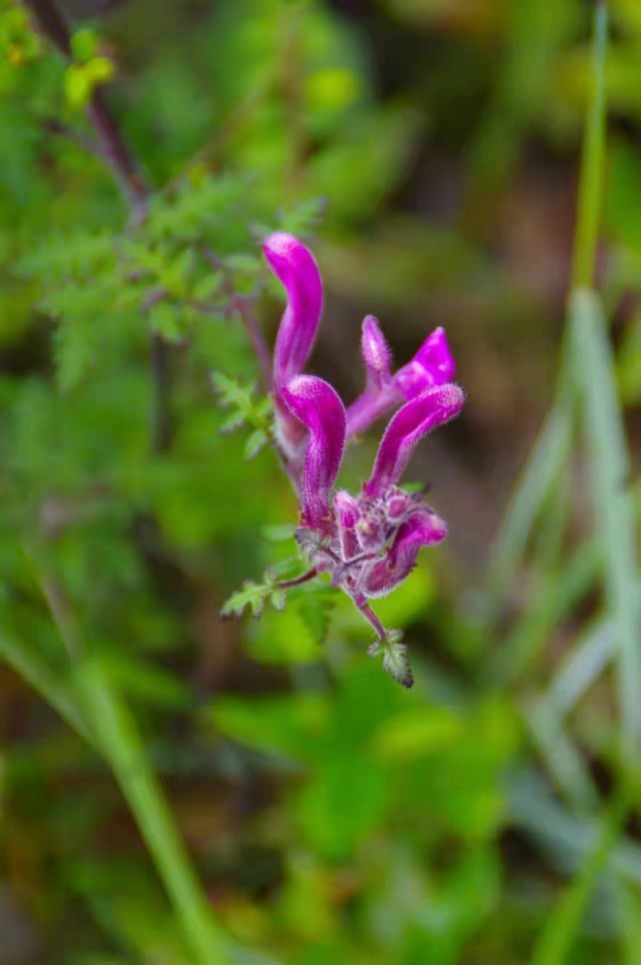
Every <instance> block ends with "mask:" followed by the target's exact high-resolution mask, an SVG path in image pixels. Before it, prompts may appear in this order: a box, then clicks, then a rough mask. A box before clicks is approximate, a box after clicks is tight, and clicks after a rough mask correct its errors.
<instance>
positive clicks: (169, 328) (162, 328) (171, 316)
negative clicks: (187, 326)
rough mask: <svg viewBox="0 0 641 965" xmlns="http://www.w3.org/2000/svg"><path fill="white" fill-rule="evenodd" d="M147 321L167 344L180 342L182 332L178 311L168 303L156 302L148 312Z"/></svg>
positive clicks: (182, 335) (182, 336)
mask: <svg viewBox="0 0 641 965" xmlns="http://www.w3.org/2000/svg"><path fill="white" fill-rule="evenodd" d="M149 321H150V323H151V327H152V328H153V330H154V331H155V332H157V333H158V334H159V335H162V337H163V338H164V339H165V341H167V342H174V343H176V342H180V341H182V339H183V338H184V331H183V329H182V326H181V324H180V319H179V317H178V311H177V310H176V308H174V307H173V306H172V305H170V304H169V303H168V302H158V304H157V305H154V306H153V308H151V309H150V310H149Z"/></svg>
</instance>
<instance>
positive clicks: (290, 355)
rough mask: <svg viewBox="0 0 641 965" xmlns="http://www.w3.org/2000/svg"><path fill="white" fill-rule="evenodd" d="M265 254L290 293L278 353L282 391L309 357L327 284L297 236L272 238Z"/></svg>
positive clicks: (277, 381)
mask: <svg viewBox="0 0 641 965" xmlns="http://www.w3.org/2000/svg"><path fill="white" fill-rule="evenodd" d="M263 252H264V254H265V258H266V259H267V262H268V264H269V267H270V268H271V270H272V271H273V272H274V274H275V275H276V277H277V278H278V280H279V281H280V282H282V284H283V285H284V287H285V291H286V292H287V307H286V309H285V312H284V314H283V318H282V321H281V323H280V328H279V330H278V336H277V338H276V347H275V350H274V386H275V388H276V391H277V392H279V391H280V389H281V388H282V387H283V386H284V385H285V384H286V383H287V382H289V380H290V379H291V378H292V377H293V376H295V375H298V374H299V373H300V372H302V371H303V369H304V367H305V363H306V362H307V359H308V358H309V354H310V352H311V350H312V347H313V345H314V339H315V338H316V330H317V328H318V323H319V321H320V316H321V312H322V309H323V283H322V280H321V276H320V272H319V270H318V266H317V265H316V262H315V260H314V256H313V255H312V253H311V251H310V250H309V248H307V247H306V246H305V245H304V244H303V243H302V241H299V240H298V239H297V238H295V237H294V236H293V235H289V234H285V233H284V232H278V233H276V234H273V235H270V236H269V238H267V240H266V241H265V243H264V244H263Z"/></svg>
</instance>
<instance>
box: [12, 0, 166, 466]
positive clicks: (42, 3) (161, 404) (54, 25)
mask: <svg viewBox="0 0 641 965" xmlns="http://www.w3.org/2000/svg"><path fill="white" fill-rule="evenodd" d="M23 3H24V5H25V6H26V7H27V8H28V9H29V10H30V11H31V13H32V15H33V18H34V21H35V23H36V24H37V25H38V27H39V28H40V30H41V32H42V33H43V34H44V35H45V36H46V37H47V39H48V40H49V42H50V43H51V44H52V46H54V47H55V48H56V50H58V52H59V53H60V54H62V56H63V57H64V58H65V60H68V61H72V60H73V51H72V48H71V32H70V30H69V26H68V24H67V22H66V20H65V18H64V16H63V14H62V13H61V11H60V10H59V9H58V7H57V6H56V3H55V2H53V0H23ZM87 115H88V117H89V121H90V122H91V125H92V127H93V129H94V132H95V134H96V139H97V148H96V151H97V153H98V155H99V156H100V157H101V158H102V160H103V161H104V163H105V164H106V166H107V167H108V168H109V170H110V171H111V173H112V175H113V177H114V180H115V181H116V183H117V184H118V187H119V188H120V190H121V192H122V195H123V197H124V199H125V201H126V203H127V205H128V207H129V211H130V216H131V223H132V224H133V225H137V224H140V223H141V222H142V221H144V219H145V217H146V216H147V210H148V207H149V199H150V197H151V192H150V189H149V186H148V184H147V183H146V181H145V179H144V178H143V176H142V174H141V173H140V170H139V167H138V164H137V163H136V160H135V158H134V157H133V155H132V153H131V151H130V150H129V148H128V146H127V144H126V142H125V139H124V138H123V136H122V133H121V131H120V128H119V127H118V124H117V123H116V120H115V118H114V116H113V114H112V113H111V111H110V110H109V106H108V104H107V101H106V98H105V95H104V92H103V91H102V89H101V88H99V87H98V88H96V89H95V90H94V91H93V93H92V95H91V98H90V100H89V104H88V106H87ZM150 367H151V376H152V383H153V389H154V392H153V401H152V415H151V438H152V448H153V450H154V452H163V451H164V450H166V449H168V448H169V445H170V442H171V418H170V412H169V388H170V373H169V347H168V345H167V343H166V342H165V341H164V340H163V339H162V337H161V336H160V335H159V334H158V333H157V332H152V334H151V346H150Z"/></svg>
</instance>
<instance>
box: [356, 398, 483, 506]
mask: <svg viewBox="0 0 641 965" xmlns="http://www.w3.org/2000/svg"><path fill="white" fill-rule="evenodd" d="M464 401H465V396H464V395H463V391H462V389H460V388H459V387H458V385H455V384H454V383H449V384H447V385H439V386H437V387H436V388H433V389H428V391H427V392H424V393H423V394H422V395H419V396H417V397H416V398H415V399H412V401H411V402H407V403H406V404H405V405H404V406H403V408H402V409H399V411H398V412H397V413H396V415H395V416H394V417H393V418H392V420H391V421H390V424H389V425H388V427H387V429H386V431H385V435H384V436H383V441H382V442H381V444H380V446H379V450H378V453H377V455H376V461H375V463H374V470H373V472H372V475H371V477H370V479H369V482H367V483H366V484H365V486H364V490H365V493H366V494H367V495H368V496H371V497H373V498H376V497H377V496H380V495H381V493H383V492H384V491H385V490H386V489H387V488H388V487H389V486H393V485H394V484H395V483H397V482H398V480H399V479H400V477H401V475H402V473H403V471H404V470H405V467H406V466H407V463H408V462H409V459H410V456H411V455H412V452H413V451H414V448H415V446H416V444H417V443H418V441H419V440H420V439H421V438H422V437H423V436H424V435H426V434H427V433H428V432H430V431H431V430H432V429H435V428H436V426H439V425H441V424H442V423H444V422H447V421H448V420H449V419H452V418H453V417H454V416H455V415H457V414H458V413H459V412H460V410H461V408H462V406H463V402H464Z"/></svg>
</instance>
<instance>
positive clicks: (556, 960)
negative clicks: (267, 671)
mask: <svg viewBox="0 0 641 965" xmlns="http://www.w3.org/2000/svg"><path fill="white" fill-rule="evenodd" d="M627 810H628V801H627V797H624V796H619V797H618V798H615V800H614V801H613V802H612V804H611V806H610V808H609V809H608V812H607V814H606V815H605V818H604V820H603V824H602V828H601V832H600V834H599V837H598V839H597V842H596V846H595V848H594V850H593V851H592V853H591V854H590V856H589V857H588V859H587V860H586V862H585V864H584V865H583V867H582V868H581V871H580V872H579V874H578V875H577V876H576V877H575V878H574V880H573V881H572V883H571V884H570V885H569V886H568V887H567V889H566V891H565V893H564V894H563V895H562V897H561V899H560V901H559V902H558V904H557V906H556V908H555V909H554V911H553V913H552V915H551V916H550V917H549V919H548V921H547V924H546V926H545V928H544V929H543V933H542V935H541V938H540V939H539V941H538V943H537V946H536V948H535V950H534V955H533V956H532V965H564V963H565V962H567V961H568V955H569V952H570V950H571V948H572V944H573V942H574V939H575V936H576V934H577V932H578V930H579V928H580V926H581V920H582V918H583V915H584V914H585V911H586V908H587V905H588V902H589V900H590V897H591V895H592V892H593V891H594V888H595V885H596V883H597V881H598V879H599V876H600V875H601V873H602V871H603V870H604V868H605V865H606V862H607V860H608V858H609V856H610V852H611V851H612V848H613V847H614V844H615V842H616V839H617V837H618V835H619V832H620V830H621V825H622V823H623V820H624V818H625V815H626V813H627Z"/></svg>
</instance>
